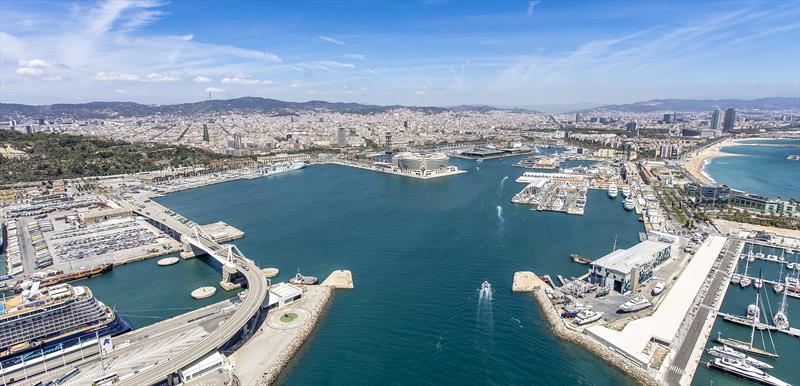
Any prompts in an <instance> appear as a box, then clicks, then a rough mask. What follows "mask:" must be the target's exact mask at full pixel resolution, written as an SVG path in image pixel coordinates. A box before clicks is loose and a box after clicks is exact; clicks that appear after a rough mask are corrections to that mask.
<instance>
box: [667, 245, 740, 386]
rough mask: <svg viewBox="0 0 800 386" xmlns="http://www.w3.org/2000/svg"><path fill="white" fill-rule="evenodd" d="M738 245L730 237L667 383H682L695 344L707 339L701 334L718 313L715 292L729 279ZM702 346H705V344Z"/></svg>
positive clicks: (736, 257) (674, 384)
mask: <svg viewBox="0 0 800 386" xmlns="http://www.w3.org/2000/svg"><path fill="white" fill-rule="evenodd" d="M738 245H739V241H738V240H736V239H729V244H728V245H727V246H726V247H727V249H726V250H725V255H724V256H723V258H722V263H721V264H720V265H719V268H718V269H716V270H715V272H714V279H713V280H712V281H711V286H710V287H709V289H708V291H707V292H706V293H705V295H704V297H703V301H702V302H701V307H700V308H699V309H698V310H697V314H696V315H695V316H694V319H692V323H691V324H690V325H689V330H688V332H687V333H686V337H685V338H684V339H683V344H682V345H681V347H680V349H679V350H678V352H677V354H675V359H674V360H673V361H672V365H671V366H670V370H669V371H668V372H667V374H666V376H665V377H664V381H665V383H666V384H667V385H671V386H678V385H680V380H681V377H682V376H683V372H684V370H685V369H686V367H687V366H688V365H689V361H690V360H691V359H692V352H693V351H694V349H695V344H696V343H697V342H698V341H699V340H702V341H703V342H705V341H706V338H705V337H703V336H700V334H701V332H702V330H703V325H705V323H706V320H707V319H708V317H709V315H710V314H716V307H715V304H714V303H715V296H714V294H715V293H716V292H717V291H719V290H720V289H721V288H723V286H724V284H725V283H726V282H727V281H728V280H729V277H728V272H727V269H728V268H727V267H728V265H729V264H730V263H731V261H733V260H735V259H738V256H737V252H738V249H739V248H738ZM720 296H723V297H724V296H725V294H721V295H720ZM702 346H703V347H705V344H703V345H702Z"/></svg>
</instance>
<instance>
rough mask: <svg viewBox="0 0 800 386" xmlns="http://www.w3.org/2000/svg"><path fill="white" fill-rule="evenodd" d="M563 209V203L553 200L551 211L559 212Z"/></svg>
mask: <svg viewBox="0 0 800 386" xmlns="http://www.w3.org/2000/svg"><path fill="white" fill-rule="evenodd" d="M562 208H564V201H563V200H562V199H560V198H556V199H555V200H553V210H561V209H562Z"/></svg>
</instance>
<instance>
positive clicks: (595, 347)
mask: <svg viewBox="0 0 800 386" xmlns="http://www.w3.org/2000/svg"><path fill="white" fill-rule="evenodd" d="M532 293H533V298H534V299H535V300H536V302H537V303H538V304H539V308H540V309H541V310H542V312H543V313H544V316H545V318H546V319H547V322H548V323H549V324H550V328H551V329H552V330H553V333H554V334H555V335H556V336H557V337H559V338H561V339H564V340H566V341H570V342H572V343H576V344H579V345H581V346H583V347H584V348H586V349H587V350H589V352H591V353H593V354H594V355H596V356H598V357H600V358H601V359H603V360H605V361H606V362H608V363H610V364H611V365H613V366H614V367H616V368H618V369H620V370H622V371H623V372H625V374H627V375H629V376H630V377H632V378H633V379H635V380H636V381H637V382H639V383H641V384H643V385H658V382H657V381H656V380H655V379H653V378H652V377H651V376H650V375H649V374H648V373H647V371H645V370H643V369H642V368H640V367H638V366H635V365H633V364H631V363H630V362H628V361H627V360H625V359H623V358H620V357H619V355H617V354H615V353H614V352H613V351H611V350H609V348H608V347H606V346H604V345H602V344H600V343H599V342H597V341H596V340H594V339H592V338H590V337H589V336H587V335H585V334H582V333H579V332H577V331H573V330H570V329H568V328H566V327H565V326H564V323H563V322H562V321H561V318H560V317H559V316H558V314H557V313H556V311H555V309H554V308H553V306H552V303H551V302H550V299H548V298H547V295H546V294H545V292H544V290H543V289H542V288H537V289H534V290H533V292H532Z"/></svg>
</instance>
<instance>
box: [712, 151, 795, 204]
mask: <svg viewBox="0 0 800 386" xmlns="http://www.w3.org/2000/svg"><path fill="white" fill-rule="evenodd" d="M759 145H788V146H787V147H777V146H759ZM721 150H722V151H723V152H726V153H731V154H737V155H738V156H734V157H717V158H714V159H712V160H711V161H710V162H709V164H708V165H706V167H705V169H704V170H705V172H706V173H708V174H709V175H711V177H713V178H714V180H716V181H717V182H719V183H723V184H728V185H730V186H731V187H732V188H734V189H738V190H744V191H746V192H750V193H756V194H761V195H766V196H772V197H783V198H787V199H788V198H800V161H790V160H787V159H786V156H788V155H800V140H797V139H795V140H753V141H748V142H745V144H744V145H740V146H726V147H723V148H722V149H721Z"/></svg>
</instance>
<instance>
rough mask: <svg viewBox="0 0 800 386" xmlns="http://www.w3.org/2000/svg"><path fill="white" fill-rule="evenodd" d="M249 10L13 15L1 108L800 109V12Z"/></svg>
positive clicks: (2, 17)
mask: <svg viewBox="0 0 800 386" xmlns="http://www.w3.org/2000/svg"><path fill="white" fill-rule="evenodd" d="M247 5H248V6H247V7H246V8H243V7H228V6H226V5H225V4H223V3H215V2H202V3H196V2H192V3H189V2H174V3H164V2H158V1H131V2H121V1H103V2H96V3H49V2H3V3H2V4H1V5H0V21H1V22H2V23H0V25H2V27H0V67H1V68H0V90H2V91H0V102H6V103H12V102H13V103H26V104H49V103H62V102H63V103H79V102H88V101H95V100H120V101H135V102H139V103H158V104H169V103H180V102H193V101H200V100H204V99H208V98H209V96H210V97H211V98H213V99H229V98H237V97H243V96H259V97H265V98H274V99H280V100H292V101H306V100H329V101H334V102H340V101H341V102H358V103H365V104H378V105H391V104H403V105H431V106H448V105H458V104H489V105H501V106H537V105H580V104H596V105H599V104H607V103H627V102H635V101H642V100H649V99H657V98H658V99H660V98H691V99H706V98H739V99H754V98H760V97H766V96H798V95H800V94H799V93H798V84H800V75H798V73H797V71H796V69H797V68H798V66H800V63H799V62H798V57H799V56H800V38H798V28H800V23H798V22H797V20H798V17H800V6H798V5H797V4H795V3H789V2H777V3H769V4H764V3H749V2H714V3H701V4H694V3H692V4H686V3H678V4H666V3H631V2H625V3H595V2H592V3H583V2H574V3H556V2H548V1H531V2H528V1H525V2H501V3H480V2H479V3H468V4H460V3H451V2H444V1H443V2H438V1H431V2H417V3H394V2H382V3H375V4H369V5H368V6H367V5H365V4H363V3H312V4H294V3H269V4H260V3H247ZM75 90H80V91H81V92H80V93H76V92H75ZM154 90H155V91H157V92H154Z"/></svg>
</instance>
